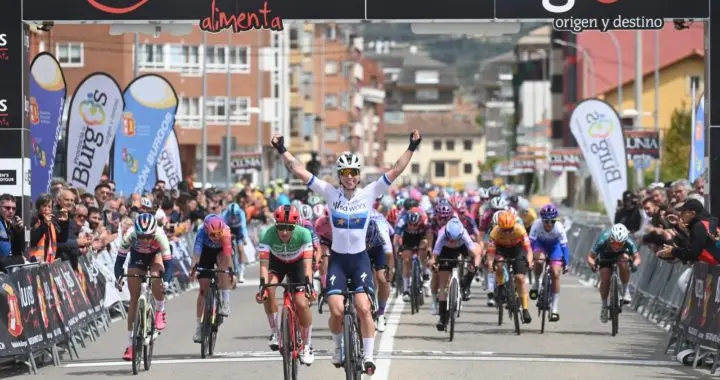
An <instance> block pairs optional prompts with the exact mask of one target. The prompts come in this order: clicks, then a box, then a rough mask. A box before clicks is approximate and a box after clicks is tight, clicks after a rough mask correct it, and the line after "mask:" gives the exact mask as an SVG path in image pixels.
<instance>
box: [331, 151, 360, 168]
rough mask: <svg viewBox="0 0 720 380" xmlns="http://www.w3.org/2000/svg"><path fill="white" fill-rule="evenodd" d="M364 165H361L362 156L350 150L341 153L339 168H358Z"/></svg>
mask: <svg viewBox="0 0 720 380" xmlns="http://www.w3.org/2000/svg"><path fill="white" fill-rule="evenodd" d="M361 167H362V165H360V157H358V156H357V155H356V154H353V153H350V152H343V153H342V154H340V157H338V159H337V170H342V169H358V170H360V168H361Z"/></svg>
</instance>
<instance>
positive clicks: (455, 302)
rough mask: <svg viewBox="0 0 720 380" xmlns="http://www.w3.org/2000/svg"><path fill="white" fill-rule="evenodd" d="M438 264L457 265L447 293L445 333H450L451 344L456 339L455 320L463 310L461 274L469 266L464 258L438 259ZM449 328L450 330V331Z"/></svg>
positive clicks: (451, 276)
mask: <svg viewBox="0 0 720 380" xmlns="http://www.w3.org/2000/svg"><path fill="white" fill-rule="evenodd" d="M438 263H451V264H454V263H457V265H455V266H454V267H453V268H452V274H451V275H450V285H449V286H448V293H447V314H446V315H447V318H448V320H447V324H446V325H445V331H447V332H448V333H449V340H450V342H452V341H453V339H454V338H455V319H456V318H460V309H461V308H462V295H461V294H460V293H461V288H460V273H461V272H462V270H463V268H464V267H465V266H466V265H467V263H468V260H467V259H463V258H462V257H457V258H455V259H440V258H439V259H438ZM448 327H449V329H448Z"/></svg>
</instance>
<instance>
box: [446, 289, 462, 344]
mask: <svg viewBox="0 0 720 380" xmlns="http://www.w3.org/2000/svg"><path fill="white" fill-rule="evenodd" d="M459 291H460V286H459V284H458V282H457V279H455V278H453V279H452V280H450V288H449V291H448V298H447V300H448V306H449V307H448V310H447V313H448V314H447V316H448V323H449V324H450V326H449V327H450V331H449V333H450V336H449V339H450V342H452V341H453V339H454V338H455V313H456V310H455V309H456V308H457V307H458V305H457V303H458V292H459Z"/></svg>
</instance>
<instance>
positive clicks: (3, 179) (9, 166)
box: [0, 158, 29, 197]
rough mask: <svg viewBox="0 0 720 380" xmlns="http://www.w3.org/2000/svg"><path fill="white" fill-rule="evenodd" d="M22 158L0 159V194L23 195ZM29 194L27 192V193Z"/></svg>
mask: <svg viewBox="0 0 720 380" xmlns="http://www.w3.org/2000/svg"><path fill="white" fill-rule="evenodd" d="M23 161H24V160H23V159H22V158H2V159H0V168H2V169H0V194H3V193H8V194H11V195H13V196H16V197H20V196H23V195H24V194H23ZM28 195H29V194H28Z"/></svg>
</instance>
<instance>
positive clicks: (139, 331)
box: [132, 298, 146, 375]
mask: <svg viewBox="0 0 720 380" xmlns="http://www.w3.org/2000/svg"><path fill="white" fill-rule="evenodd" d="M145 308H146V305H145V300H144V299H143V298H140V299H138V302H137V310H136V311H135V323H134V324H133V348H132V349H133V354H132V373H133V375H137V374H138V372H139V371H140V360H141V359H142V354H143V346H144V343H145V323H146V321H145Z"/></svg>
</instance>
